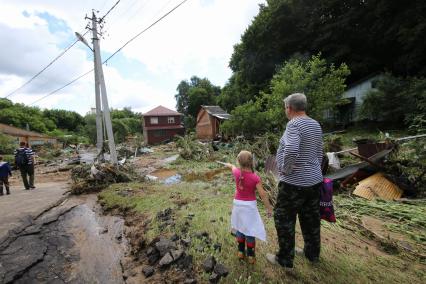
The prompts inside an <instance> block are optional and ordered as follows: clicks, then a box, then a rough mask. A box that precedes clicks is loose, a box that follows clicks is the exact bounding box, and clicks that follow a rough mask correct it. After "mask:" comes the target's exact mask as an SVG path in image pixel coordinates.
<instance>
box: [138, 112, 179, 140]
mask: <svg viewBox="0 0 426 284" xmlns="http://www.w3.org/2000/svg"><path fill="white" fill-rule="evenodd" d="M181 118H182V114H180V113H178V112H177V111H174V110H171V109H168V108H165V107H163V106H158V107H156V108H154V109H152V110H150V111H148V112H147V113H144V114H143V120H142V122H143V133H144V140H145V143H146V144H149V145H153V144H158V143H161V142H164V141H168V140H171V139H172V138H173V137H174V136H175V135H182V136H183V135H184V134H185V128H184V127H183V126H182V123H181Z"/></svg>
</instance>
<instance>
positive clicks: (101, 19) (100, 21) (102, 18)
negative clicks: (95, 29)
mask: <svg viewBox="0 0 426 284" xmlns="http://www.w3.org/2000/svg"><path fill="white" fill-rule="evenodd" d="M120 1H121V0H118V1H117V2H116V3H115V4H114V5H113V6H112V7H111V8H110V9H109V10H108V12H106V14H105V15H103V16H102V17H101V18H100V19H99V23H102V22H103V20H104V19H105V17H106V16H108V14H109V13H110V12H111V11H112V10H114V8H115V7H116V6H117V5H118V3H120Z"/></svg>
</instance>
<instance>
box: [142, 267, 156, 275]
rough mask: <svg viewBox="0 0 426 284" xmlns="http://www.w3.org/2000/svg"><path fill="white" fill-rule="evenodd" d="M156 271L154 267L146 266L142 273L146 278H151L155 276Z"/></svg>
mask: <svg viewBox="0 0 426 284" xmlns="http://www.w3.org/2000/svg"><path fill="white" fill-rule="evenodd" d="M154 272H155V269H154V267H152V266H145V267H144V268H142V273H143V275H145V277H147V278H148V277H150V276H152V275H153V274H154Z"/></svg>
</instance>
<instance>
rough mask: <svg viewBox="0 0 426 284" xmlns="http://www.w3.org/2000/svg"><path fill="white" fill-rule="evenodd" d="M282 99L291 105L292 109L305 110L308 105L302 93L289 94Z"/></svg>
mask: <svg viewBox="0 0 426 284" xmlns="http://www.w3.org/2000/svg"><path fill="white" fill-rule="evenodd" d="M283 101H284V104H285V105H286V106H289V107H291V108H292V109H293V110H294V111H306V109H307V107H308V101H307V99H306V96H305V94H303V93H294V94H291V95H290V96H288V97H286V98H285V99H284V100H283Z"/></svg>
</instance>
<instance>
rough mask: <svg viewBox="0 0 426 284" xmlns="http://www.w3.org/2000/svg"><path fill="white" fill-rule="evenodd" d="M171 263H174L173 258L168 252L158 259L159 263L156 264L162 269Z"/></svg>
mask: <svg viewBox="0 0 426 284" xmlns="http://www.w3.org/2000/svg"><path fill="white" fill-rule="evenodd" d="M173 261H174V259H173V257H172V256H171V254H170V253H169V252H168V253H166V254H165V255H164V256H163V257H162V258H161V259H160V262H159V263H158V264H159V266H160V267H162V268H164V267H166V266H168V265H170V264H171V263H172V262H173Z"/></svg>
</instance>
